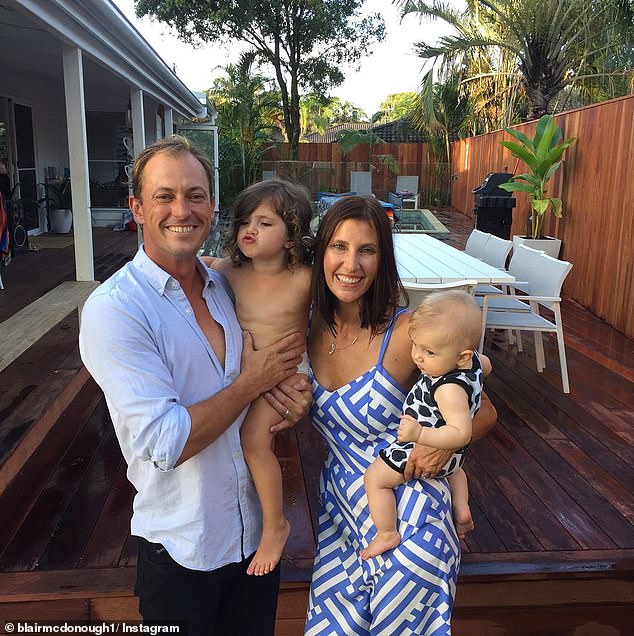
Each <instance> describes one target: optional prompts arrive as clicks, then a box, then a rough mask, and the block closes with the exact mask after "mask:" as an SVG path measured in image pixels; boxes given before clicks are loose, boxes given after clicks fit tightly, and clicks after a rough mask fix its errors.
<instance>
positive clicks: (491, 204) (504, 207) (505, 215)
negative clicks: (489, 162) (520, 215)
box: [473, 172, 515, 240]
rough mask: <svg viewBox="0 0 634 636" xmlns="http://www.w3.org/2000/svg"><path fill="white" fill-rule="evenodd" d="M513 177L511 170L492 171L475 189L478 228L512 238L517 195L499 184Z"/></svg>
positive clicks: (475, 211) (474, 210)
mask: <svg viewBox="0 0 634 636" xmlns="http://www.w3.org/2000/svg"><path fill="white" fill-rule="evenodd" d="M511 177H513V175H512V174H511V173H510V172H490V173H489V174H488V175H487V176H486V177H485V179H484V181H483V182H482V183H481V184H480V185H479V186H478V187H477V188H474V189H473V197H474V206H475V207H474V208H473V214H474V215H475V217H476V228H477V229H478V230H480V231H481V232H489V233H490V234H494V235H495V236H499V237H500V238H503V239H507V240H508V239H510V238H511V224H512V223H513V208H514V207H515V197H513V196H511V193H510V192H506V191H505V190H502V189H501V188H500V187H499V186H500V184H502V183H506V182H507V181H509V180H510V179H511Z"/></svg>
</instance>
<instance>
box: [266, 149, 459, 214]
mask: <svg viewBox="0 0 634 636" xmlns="http://www.w3.org/2000/svg"><path fill="white" fill-rule="evenodd" d="M382 155H392V157H394V159H396V161H397V162H398V164H399V168H400V172H399V174H401V175H405V176H409V175H418V177H419V189H418V191H419V193H420V194H421V201H422V202H425V203H428V204H432V205H446V204H448V202H449V189H448V187H447V184H448V182H449V180H448V171H449V165H448V164H439V163H437V162H436V160H435V158H434V155H433V153H432V150H431V147H430V146H429V145H427V144H411V143H403V144H372V145H370V144H361V145H359V146H357V147H356V148H355V149H354V150H352V151H351V152H349V153H348V154H346V155H343V154H341V151H340V150H339V146H338V145H337V144H336V143H307V144H300V146H299V159H298V161H288V144H281V145H280V147H279V148H277V149H275V150H271V151H269V152H268V153H267V155H266V156H265V157H264V159H263V161H262V169H263V170H265V171H269V170H270V171H273V172H275V173H276V174H277V175H278V176H280V177H282V178H288V177H292V178H293V179H294V180H295V181H299V182H300V183H302V184H304V185H305V186H306V187H307V188H308V189H309V190H310V191H311V193H312V194H313V195H315V194H316V193H317V192H324V191H332V192H347V191H349V190H350V173H351V172H353V171H367V170H371V172H372V192H373V193H374V194H375V195H376V196H377V197H379V198H380V199H383V200H387V194H388V192H395V191H396V178H397V175H396V174H394V173H393V172H391V171H390V170H389V169H388V167H387V166H386V164H385V163H383V161H382V160H381V156H382Z"/></svg>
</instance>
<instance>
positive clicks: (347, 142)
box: [337, 130, 400, 174]
mask: <svg viewBox="0 0 634 636" xmlns="http://www.w3.org/2000/svg"><path fill="white" fill-rule="evenodd" d="M383 143H385V142H384V141H383V139H381V137H379V136H378V135H377V134H376V133H375V132H373V131H371V130H344V131H343V132H342V133H341V134H340V135H339V139H338V141H337V145H338V146H339V150H341V153H342V154H344V155H347V154H349V153H351V152H352V151H353V150H354V149H355V148H356V147H357V146H359V145H361V144H369V145H370V148H372V146H373V145H375V144H383ZM372 161H376V162H377V163H381V164H383V165H384V166H385V167H386V168H387V169H388V170H389V171H390V172H392V173H393V174H398V173H399V172H400V165H399V163H398V160H397V159H396V157H395V156H394V155H390V154H372V155H371V156H370V170H372V169H373V168H374V166H373V165H372Z"/></svg>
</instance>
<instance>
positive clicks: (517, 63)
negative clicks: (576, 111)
mask: <svg viewBox="0 0 634 636" xmlns="http://www.w3.org/2000/svg"><path fill="white" fill-rule="evenodd" d="M394 4H396V5H398V7H399V8H400V9H401V11H402V13H403V15H405V14H407V13H419V14H421V16H424V17H429V18H432V19H441V20H444V21H445V22H447V23H448V24H450V25H451V26H453V27H454V28H455V30H456V34H455V35H449V36H444V37H441V38H440V40H439V43H438V44H437V45H435V46H432V45H428V44H425V43H423V42H420V43H418V44H417V45H416V50H417V52H418V55H419V56H420V57H422V58H423V59H425V60H433V61H434V62H436V61H438V60H440V61H447V60H453V61H454V62H456V61H458V62H460V63H462V64H464V65H465V67H466V68H467V69H468V72H469V77H468V78H467V79H465V81H468V82H475V81H479V82H480V85H482V84H483V83H482V80H483V79H485V78H493V77H496V78H498V80H496V81H499V79H500V78H504V77H506V78H507V80H506V87H505V89H504V91H503V92H502V96H504V95H505V94H506V95H507V96H508V97H510V98H511V99H512V102H515V101H516V98H517V85H516V82H517V81H519V82H520V85H521V87H522V88H523V91H524V92H525V95H526V98H527V99H528V106H529V107H528V118H529V119H536V118H539V117H540V116H541V115H543V114H545V113H546V112H547V111H548V110H549V109H550V107H551V102H552V101H553V100H554V99H555V98H556V97H557V96H558V95H559V94H560V93H561V91H562V90H563V89H564V88H566V87H568V86H572V85H579V84H583V83H587V82H596V79H597V78H598V77H602V78H610V77H611V78H622V77H623V76H626V75H628V73H630V74H631V67H629V68H623V67H618V68H614V67H613V66H611V65H610V64H609V63H608V61H610V60H612V61H614V60H615V59H618V58H620V57H621V56H622V55H623V51H630V57H631V48H629V44H630V42H631V28H630V29H629V30H628V29H625V30H624V29H623V22H622V20H623V18H624V16H625V18H627V17H628V16H629V19H630V24H631V12H632V7H631V5H632V3H631V0H594V1H590V0H469V1H468V2H467V10H466V12H465V13H460V12H458V11H456V10H455V9H453V8H452V7H450V6H448V5H447V4H445V3H443V2H440V1H438V0H432V2H431V3H426V2H423V1H419V0H394ZM617 84H618V82H617V83H614V84H613V87H614V88H616V86H617Z"/></svg>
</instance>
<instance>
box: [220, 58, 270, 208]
mask: <svg viewBox="0 0 634 636" xmlns="http://www.w3.org/2000/svg"><path fill="white" fill-rule="evenodd" d="M256 58H257V56H256V55H255V53H254V52H247V53H243V54H242V55H241V56H240V59H239V61H238V62H237V63H236V64H228V65H227V66H225V67H223V69H224V71H225V77H221V78H218V79H216V80H215V82H214V85H213V87H212V88H211V89H210V90H209V91H208V93H207V95H208V99H209V100H210V101H211V102H212V103H213V105H214V108H215V109H216V111H217V112H218V118H217V123H218V128H219V131H220V135H219V143H220V148H219V161H220V168H221V170H220V174H221V179H222V181H221V183H220V196H221V201H226V200H227V199H228V198H231V197H232V196H233V195H234V194H235V191H236V189H237V191H239V190H241V189H242V188H245V187H246V186H248V185H249V184H251V183H253V182H254V181H256V179H257V170H258V169H259V162H260V159H261V156H262V154H263V152H264V151H265V150H266V149H268V148H270V147H271V145H272V144H273V143H274V136H275V132H276V131H278V130H279V128H278V124H279V120H280V119H281V116H282V115H281V104H280V98H279V93H278V92H277V91H276V90H273V88H272V87H271V86H270V85H269V80H268V79H267V78H266V77H265V76H264V75H262V74H261V73H259V71H258V66H257V61H256ZM224 175H229V176H230V179H229V180H228V181H227V180H226V179H225V178H224Z"/></svg>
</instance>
